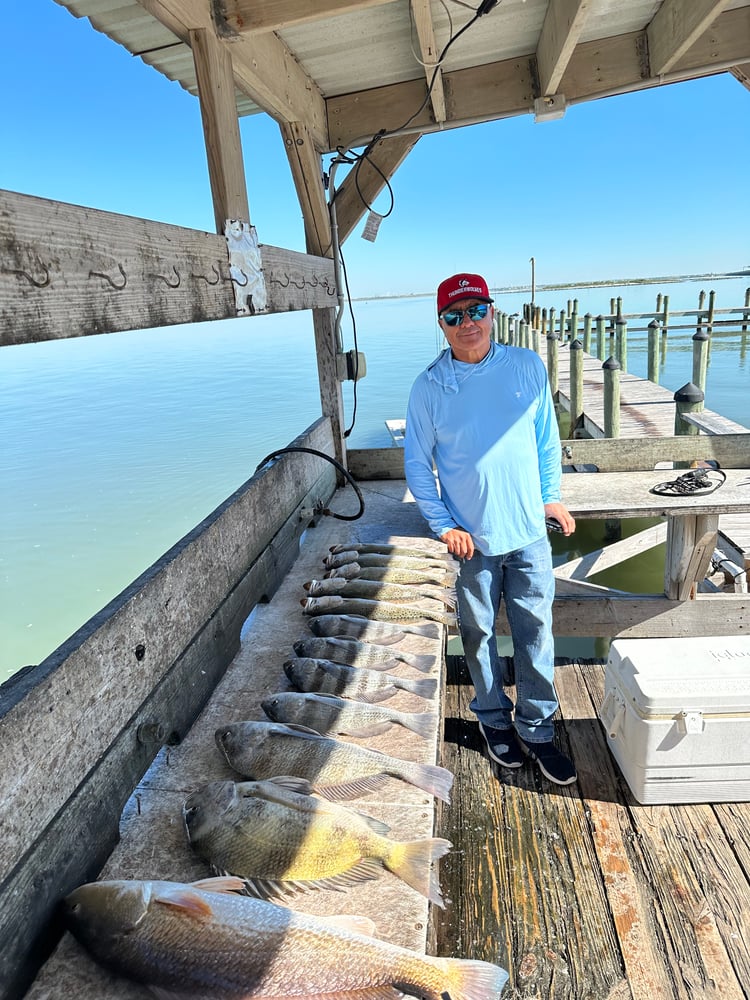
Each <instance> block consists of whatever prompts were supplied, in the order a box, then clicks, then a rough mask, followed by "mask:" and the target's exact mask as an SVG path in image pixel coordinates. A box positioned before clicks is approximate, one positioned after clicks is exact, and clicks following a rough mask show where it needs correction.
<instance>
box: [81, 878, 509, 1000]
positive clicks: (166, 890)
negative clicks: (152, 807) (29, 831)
mask: <svg viewBox="0 0 750 1000" xmlns="http://www.w3.org/2000/svg"><path fill="white" fill-rule="evenodd" d="M241 884H242V883H241V881H240V880H239V879H228V878H226V877H224V878H214V879H203V880H201V881H199V882H194V883H184V882H167V881H141V880H138V879H121V880H118V881H102V882H89V883H86V884H84V885H81V886H79V887H78V888H77V889H74V890H73V892H71V893H70V894H69V895H68V896H66V898H65V900H64V902H63V916H64V920H65V922H66V924H67V926H68V928H69V929H70V930H71V932H72V933H73V935H74V937H75V938H76V939H77V941H78V942H79V944H81V945H82V946H83V947H84V948H86V949H87V950H88V952H89V953H90V954H91V955H92V956H93V958H94V959H96V960H97V961H98V962H99V963H100V964H102V965H104V966H106V967H107V968H109V969H111V970H112V971H113V972H115V973H117V974H119V975H121V976H124V977H126V978H127V979H130V980H133V981H135V982H138V983H141V984H143V985H145V986H149V987H151V988H152V989H153V990H154V991H156V992H157V993H158V994H159V995H160V996H162V997H166V996H168V997H170V998H171V1000H177V998H179V1000H188V998H191V1000H192V998H196V1000H198V998H200V1000H241V998H242V1000H253V998H261V997H263V998H271V997H273V998H280V997H298V998H299V1000H302V998H303V997H304V998H307V1000H315V998H318V997H319V998H320V1000H327V998H331V997H334V996H335V997H339V998H341V997H342V995H344V996H350V997H351V998H352V1000H397V998H398V997H399V996H400V995H401V994H403V993H406V994H408V995H410V996H414V997H423V998H424V1000H441V998H443V1000H444V998H445V996H446V994H448V995H449V996H450V998H451V1000H499V997H500V993H501V991H502V990H503V988H504V986H505V984H506V982H507V980H508V974H507V972H506V971H505V970H504V969H502V968H501V967H500V966H498V965H492V964H490V963H488V962H480V961H473V960H469V959H461V958H434V957H432V956H429V955H422V954H420V953H419V952H416V951H411V950H410V949H408V948H402V947H400V946H398V945H394V944H391V943H389V942H386V941H379V940H378V939H377V938H375V937H372V936H370V935H369V934H366V933H365V934H363V933H361V932H358V931H357V930H356V929H355V930H352V929H351V928H352V927H354V928H356V927H358V926H359V927H361V926H362V924H363V919H364V918H361V917H359V918H358V917H354V918H352V917H336V918H323V917H313V916H311V915H309V914H305V913H299V912H296V911H295V910H291V909H289V908H288V907H286V906H281V905H279V904H278V903H272V902H269V901H267V900H263V899H254V898H253V897H252V896H246V895H241V894H240V893H239V892H238V891H236V890H235V889H234V888H232V887H233V886H235V885H240V886H241Z"/></svg>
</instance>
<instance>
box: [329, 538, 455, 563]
mask: <svg viewBox="0 0 750 1000" xmlns="http://www.w3.org/2000/svg"><path fill="white" fill-rule="evenodd" d="M328 551H329V552H332V553H333V554H334V555H338V553H339V552H368V553H375V554H377V555H387V556H408V557H411V558H415V559H441V560H443V561H444V562H447V563H450V562H453V561H454V557H453V556H452V555H450V553H448V552H435V551H434V550H431V549H420V548H418V547H416V546H414V547H410V546H408V545H389V544H388V543H387V542H377V543H376V542H349V543H346V544H344V545H331V546H330V548H329V549H328Z"/></svg>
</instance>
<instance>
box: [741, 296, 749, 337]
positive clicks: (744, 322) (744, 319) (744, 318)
mask: <svg viewBox="0 0 750 1000" xmlns="http://www.w3.org/2000/svg"><path fill="white" fill-rule="evenodd" d="M749 319H750V288H746V289H745V311H744V312H743V313H742V332H743V333H747V321H748V320H749Z"/></svg>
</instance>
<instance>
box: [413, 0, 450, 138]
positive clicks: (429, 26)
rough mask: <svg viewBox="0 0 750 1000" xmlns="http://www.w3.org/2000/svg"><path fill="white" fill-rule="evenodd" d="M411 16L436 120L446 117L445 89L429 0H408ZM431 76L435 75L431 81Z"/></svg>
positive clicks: (443, 119) (442, 120)
mask: <svg viewBox="0 0 750 1000" xmlns="http://www.w3.org/2000/svg"><path fill="white" fill-rule="evenodd" d="M410 3H411V16H412V19H413V23H414V27H415V28H416V31H417V38H418V40H419V55H420V58H421V60H422V65H423V66H424V71H425V75H426V77H427V85H428V86H429V85H430V83H432V90H431V91H430V103H431V104H432V114H433V117H434V118H435V121H436V122H444V121H445V119H446V110H445V90H444V88H443V71H442V69H440V67H439V66H438V65H437V60H438V56H439V55H440V53H439V51H438V47H437V43H436V41H435V29H434V27H433V23H432V8H431V5H430V0H410ZM433 76H434V77H435V79H434V82H433V79H432V78H433Z"/></svg>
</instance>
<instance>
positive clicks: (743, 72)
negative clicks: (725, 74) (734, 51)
mask: <svg viewBox="0 0 750 1000" xmlns="http://www.w3.org/2000/svg"><path fill="white" fill-rule="evenodd" d="M729 72H730V73H731V74H732V76H733V77H734V78H735V80H739V81H740V83H741V84H742V86H743V87H745V88H746V89H747V90H750V63H744V64H743V65H742V66H732V68H731V69H730V70H729Z"/></svg>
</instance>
